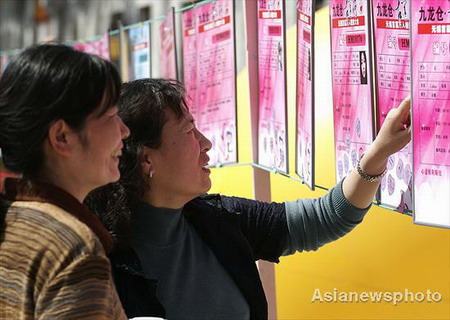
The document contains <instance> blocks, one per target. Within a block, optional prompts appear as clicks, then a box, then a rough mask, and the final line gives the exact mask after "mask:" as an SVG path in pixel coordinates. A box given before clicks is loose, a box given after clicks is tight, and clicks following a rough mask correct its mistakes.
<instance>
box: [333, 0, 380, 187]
mask: <svg viewBox="0 0 450 320" xmlns="http://www.w3.org/2000/svg"><path fill="white" fill-rule="evenodd" d="M369 13H370V7H369V1H366V0H354V1H349V0H331V1H330V15H331V17H330V18H331V24H330V25H331V60H332V79H333V111H334V140H335V156H336V178H337V180H338V181H339V180H341V179H342V178H343V177H345V176H346V175H347V174H349V173H350V172H351V171H352V170H353V168H355V167H356V164H357V161H358V159H359V158H360V157H361V155H362V154H363V153H364V152H365V150H366V149H367V148H368V147H369V145H370V144H371V143H372V140H373V133H374V125H373V112H372V110H373V109H372V107H373V106H372V90H371V88H372V68H371V47H370V15H369Z"/></svg>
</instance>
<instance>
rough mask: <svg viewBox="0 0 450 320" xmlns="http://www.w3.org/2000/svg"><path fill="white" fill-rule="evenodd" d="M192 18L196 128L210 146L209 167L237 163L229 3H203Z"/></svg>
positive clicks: (228, 1)
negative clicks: (195, 61)
mask: <svg viewBox="0 0 450 320" xmlns="http://www.w3.org/2000/svg"><path fill="white" fill-rule="evenodd" d="M196 15H197V25H198V28H197V45H198V48H201V50H198V51H197V90H198V92H197V97H198V104H197V119H196V120H197V127H198V129H199V130H200V131H201V132H202V133H203V134H204V135H205V136H206V137H207V138H208V139H209V140H210V141H211V143H212V149H211V151H209V152H208V155H209V157H210V162H209V164H210V165H217V164H223V163H233V162H237V132H236V67H235V40H234V39H235V37H234V5H233V1H232V0H218V1H214V2H211V3H207V4H204V5H202V6H200V7H198V8H197V9H196Z"/></svg>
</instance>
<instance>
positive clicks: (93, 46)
mask: <svg viewBox="0 0 450 320" xmlns="http://www.w3.org/2000/svg"><path fill="white" fill-rule="evenodd" d="M73 48H74V49H75V50H78V51H81V52H85V53H89V54H95V55H97V56H99V57H101V58H103V59H105V60H108V61H109V60H111V59H110V55H109V34H108V32H105V33H104V34H103V35H102V37H101V38H100V39H98V40H95V41H88V42H77V43H75V44H74V45H73Z"/></svg>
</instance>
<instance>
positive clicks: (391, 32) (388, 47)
mask: <svg viewBox="0 0 450 320" xmlns="http://www.w3.org/2000/svg"><path fill="white" fill-rule="evenodd" d="M409 10H410V7H409V0H403V1H398V0H375V1H373V2H372V15H373V22H374V24H373V25H374V31H373V32H374V44H375V49H374V50H375V74H376V95H377V99H376V100H377V108H376V114H377V130H380V128H381V126H382V124H383V122H384V120H385V119H386V115H387V114H388V112H389V110H390V109H392V108H396V107H397V106H398V105H400V103H401V102H402V101H403V99H405V98H406V97H407V96H408V95H409V94H410V90H411V87H410V84H411V75H410V35H409V25H410V11H409ZM387 169H388V172H387V174H386V176H385V177H384V178H383V180H382V181H381V187H380V191H379V193H378V195H377V200H378V201H379V203H380V204H383V205H385V206H388V207H390V208H393V209H395V210H398V211H400V212H410V211H411V210H412V145H411V144H408V145H407V146H406V147H405V148H403V150H401V151H399V152H397V153H396V154H394V155H392V156H391V157H390V158H389V160H388V168H387Z"/></svg>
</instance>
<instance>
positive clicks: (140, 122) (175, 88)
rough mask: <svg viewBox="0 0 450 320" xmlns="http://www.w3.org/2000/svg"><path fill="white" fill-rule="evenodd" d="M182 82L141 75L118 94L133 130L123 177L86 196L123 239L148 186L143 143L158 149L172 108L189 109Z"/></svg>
mask: <svg viewBox="0 0 450 320" xmlns="http://www.w3.org/2000/svg"><path fill="white" fill-rule="evenodd" d="M184 96H185V90H184V88H183V86H182V85H181V84H180V82H178V81H176V80H166V79H139V80H134V81H131V82H127V83H124V84H123V86H122V92H121V95H120V98H119V115H120V117H121V118H122V120H123V122H124V124H125V125H126V126H127V127H128V128H129V130H130V136H129V137H128V138H127V139H125V140H124V147H123V149H122V157H121V159H120V164H119V169H120V180H119V181H118V182H116V183H111V184H108V185H106V186H103V187H100V188H97V189H95V190H94V191H92V192H91V193H90V194H89V195H88V196H87V198H86V199H85V204H87V205H88V206H89V207H90V208H91V209H92V210H93V211H94V212H95V214H96V215H97V216H98V217H99V218H100V219H101V220H102V222H103V224H104V225H105V226H106V227H107V229H108V230H109V231H110V233H111V234H112V236H113V237H114V238H115V239H116V240H118V241H119V243H120V242H121V240H123V238H124V237H125V236H126V230H127V228H128V225H129V222H130V219H131V216H132V214H133V212H134V210H135V208H136V205H137V204H138V203H139V201H140V200H141V199H142V196H143V195H144V192H145V191H146V190H147V189H148V184H147V181H146V180H145V179H144V173H143V172H142V168H141V164H140V160H141V159H142V156H143V150H144V147H149V148H152V149H158V148H159V147H160V146H161V143H162V130H163V127H164V124H165V123H166V122H167V120H168V118H167V111H168V110H171V111H172V112H173V113H174V114H175V116H176V118H177V119H181V118H182V117H183V115H184V114H186V112H187V111H188V110H189V109H188V106H187V104H186V101H185V98H184Z"/></svg>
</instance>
